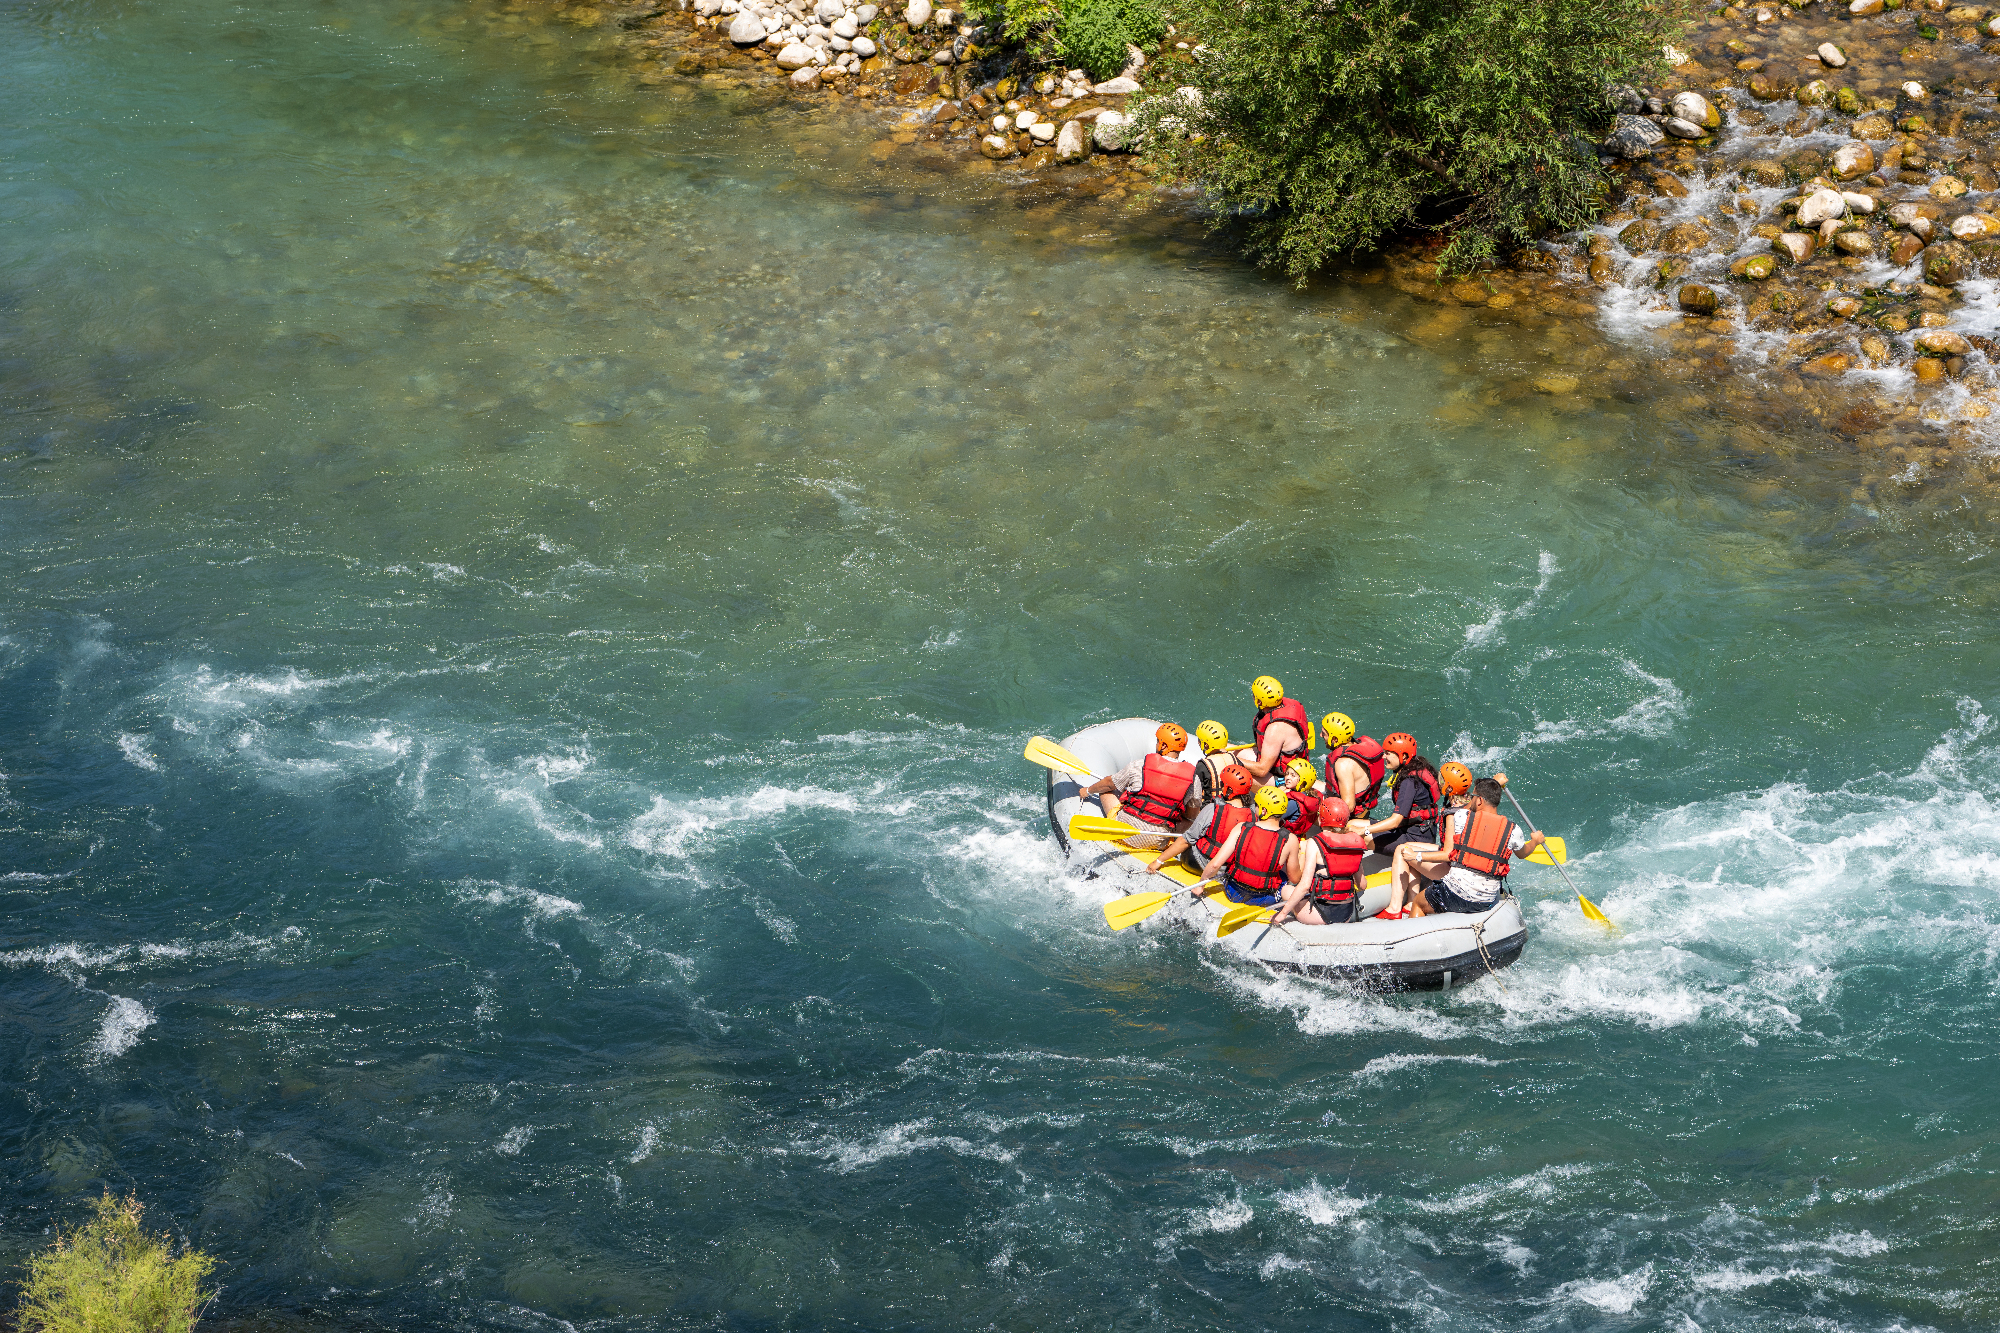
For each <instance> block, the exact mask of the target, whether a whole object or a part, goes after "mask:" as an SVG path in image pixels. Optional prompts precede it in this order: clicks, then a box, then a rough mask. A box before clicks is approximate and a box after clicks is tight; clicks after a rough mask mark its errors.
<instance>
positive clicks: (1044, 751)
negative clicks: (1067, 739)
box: [1021, 736, 1097, 782]
mask: <svg viewBox="0 0 2000 1333" xmlns="http://www.w3.org/2000/svg"><path fill="white" fill-rule="evenodd" d="M1021 757H1022V758H1023V759H1026V760H1027V761H1028V762H1029V763H1033V764H1040V765H1041V766H1042V767H1043V768H1057V769H1062V770H1063V771H1064V772H1068V773H1074V774H1076V775H1077V776H1078V777H1080V778H1084V779H1086V780H1088V781H1091V782H1095V781H1097V774H1095V773H1093V772H1091V771H1090V765H1089V764H1086V763H1084V762H1083V760H1081V759H1079V758H1077V757H1076V756H1075V755H1074V754H1072V753H1070V752H1069V751H1068V750H1065V749H1063V747H1062V746H1060V745H1057V744H1056V743H1055V742H1054V741H1052V740H1050V739H1049V738H1048V737H1047V736H1036V737H1033V738H1031V739H1030V740H1029V741H1028V748H1027V749H1025V750H1023V751H1021Z"/></svg>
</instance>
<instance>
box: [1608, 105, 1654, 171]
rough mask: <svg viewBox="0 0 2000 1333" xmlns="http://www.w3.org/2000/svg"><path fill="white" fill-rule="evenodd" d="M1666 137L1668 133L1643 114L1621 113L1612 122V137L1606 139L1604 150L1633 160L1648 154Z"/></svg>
mask: <svg viewBox="0 0 2000 1333" xmlns="http://www.w3.org/2000/svg"><path fill="white" fill-rule="evenodd" d="M1666 139H1667V136H1666V133H1665V132H1664V131H1663V130H1661V129H1660V127H1659V126H1658V125H1655V124H1654V123H1653V122H1652V121H1650V120H1647V119H1645V118H1644V117H1642V116H1625V115H1621V116H1619V117H1617V119H1616V120H1614V121H1613V122H1612V129H1611V137H1610V138H1608V139H1606V140H1605V141H1604V151H1605V152H1607V153H1610V154H1612V155H1613V156H1615V157H1622V158H1626V159H1628V160H1631V159H1636V158H1641V157H1645V156H1647V155H1648V154H1650V153H1651V152H1652V151H1653V147H1654V145H1656V144H1661V143H1665V142H1666Z"/></svg>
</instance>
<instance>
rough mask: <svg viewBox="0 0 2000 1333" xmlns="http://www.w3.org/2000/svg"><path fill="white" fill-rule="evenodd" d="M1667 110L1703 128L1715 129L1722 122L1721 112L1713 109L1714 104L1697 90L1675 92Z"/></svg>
mask: <svg viewBox="0 0 2000 1333" xmlns="http://www.w3.org/2000/svg"><path fill="white" fill-rule="evenodd" d="M1668 110H1669V111H1671V112H1672V113H1673V114H1674V115H1676V116H1678V117H1680V118H1681V119H1682V120H1685V121H1687V122H1688V123H1689V124H1691V125H1699V126H1701V127H1702V128H1703V129H1709V130H1712V129H1717V128H1719V127H1720V126H1721V124H1722V113H1721V112H1720V111H1717V110H1716V109H1715V104H1714V103H1712V102H1710V101H1709V100H1708V99H1707V98H1706V97H1703V96H1702V95H1701V94H1700V93H1697V92H1680V93H1675V94H1674V100H1673V102H1672V103H1671V104H1670V105H1669V106H1668Z"/></svg>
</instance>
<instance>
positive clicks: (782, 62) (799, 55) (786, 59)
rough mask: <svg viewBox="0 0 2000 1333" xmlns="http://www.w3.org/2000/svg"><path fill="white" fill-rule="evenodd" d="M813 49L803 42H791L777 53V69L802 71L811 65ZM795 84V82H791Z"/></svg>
mask: <svg viewBox="0 0 2000 1333" xmlns="http://www.w3.org/2000/svg"><path fill="white" fill-rule="evenodd" d="M813 54H814V52H813V49H812V48H811V47H810V46H807V45H806V44H805V43H804V42H792V43H790V44H789V45H787V46H786V47H785V49H784V50H782V51H780V52H778V68H779V69H804V68H805V67H806V66H808V65H810V64H812V63H813ZM793 82H797V80H793Z"/></svg>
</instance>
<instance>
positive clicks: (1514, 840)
mask: <svg viewBox="0 0 2000 1333" xmlns="http://www.w3.org/2000/svg"><path fill="white" fill-rule="evenodd" d="M1504 790H1505V788H1503V787H1501V785H1500V784H1499V783H1498V782H1496V781H1494V780H1493V779H1492V778H1480V779H1479V780H1478V781H1477V782H1474V783H1473V784H1472V800H1471V803H1470V804H1469V805H1468V806H1465V807H1463V808H1461V809H1457V810H1454V811H1452V812H1451V814H1450V815H1448V816H1446V819H1445V845H1444V846H1443V847H1441V848H1439V849H1437V850H1435V851H1421V852H1405V853H1404V860H1406V861H1412V860H1413V861H1415V862H1416V863H1417V864H1416V866H1415V869H1416V872H1417V873H1418V874H1419V875H1422V876H1423V877H1424V879H1426V880H1430V881H1433V882H1431V883H1427V884H1425V885H1424V899H1425V906H1426V907H1428V908H1429V909H1430V911H1428V912H1422V913H1419V915H1422V916H1429V915H1431V914H1432V913H1436V912H1464V913H1470V914H1477V913H1480V912H1487V911H1491V910H1492V908H1493V904H1494V903H1495V902H1497V901H1498V900H1499V898H1500V890H1501V889H1502V888H1504V887H1505V886H1506V883H1507V874H1508V872H1509V871H1510V870H1512V869H1513V859H1514V857H1515V856H1516V855H1524V854H1527V853H1530V852H1533V851H1534V850H1535V849H1536V848H1537V847H1540V846H1541V845H1542V843H1543V842H1544V841H1545V839H1544V838H1543V837H1542V834H1541V831H1540V830H1533V831H1531V832H1528V833H1523V832H1521V828H1520V825H1518V824H1516V823H1514V822H1513V821H1512V820H1510V819H1508V818H1507V816H1505V815H1503V814H1501V813H1500V795H1501V793H1502V792H1503V791H1504ZM1433 866H1436V867H1439V868H1441V869H1442V871H1443V874H1442V875H1436V874H1433V873H1432V871H1431V867H1433Z"/></svg>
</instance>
